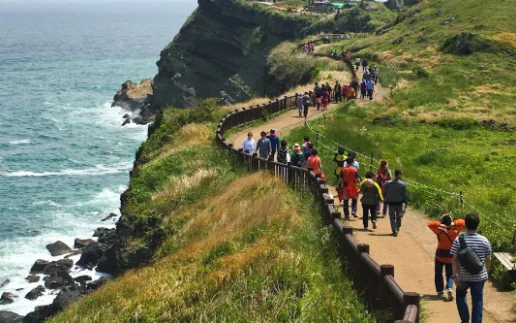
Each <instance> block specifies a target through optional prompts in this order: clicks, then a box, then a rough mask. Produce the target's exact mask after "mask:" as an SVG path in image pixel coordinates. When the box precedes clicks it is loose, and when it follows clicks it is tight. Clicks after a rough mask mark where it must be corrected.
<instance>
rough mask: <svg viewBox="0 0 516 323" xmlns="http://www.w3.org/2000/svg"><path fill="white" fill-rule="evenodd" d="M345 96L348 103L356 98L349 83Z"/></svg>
mask: <svg viewBox="0 0 516 323" xmlns="http://www.w3.org/2000/svg"><path fill="white" fill-rule="evenodd" d="M347 94H348V97H347V100H348V101H351V100H353V99H354V98H355V97H356V92H355V89H354V88H353V86H351V83H349V84H348V93H347Z"/></svg>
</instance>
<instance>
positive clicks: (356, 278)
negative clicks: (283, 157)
mask: <svg viewBox="0 0 516 323" xmlns="http://www.w3.org/2000/svg"><path fill="white" fill-rule="evenodd" d="M343 61H344V62H345V63H346V64H347V65H348V66H349V67H350V70H351V71H352V72H353V76H356V74H355V72H354V69H353V68H352V65H351V62H349V61H348V60H343ZM296 97H297V93H296V95H294V96H285V97H284V98H283V99H276V100H275V101H270V102H269V103H268V104H263V105H258V106H255V107H249V108H243V109H241V110H235V111H233V112H230V113H228V114H227V115H226V116H225V117H223V118H222V119H221V120H220V122H219V124H218V126H217V131H216V141H217V143H218V144H219V146H220V147H222V148H223V149H225V150H228V151H229V152H230V153H231V154H234V155H235V156H236V157H237V159H238V161H239V162H240V163H242V164H243V165H245V167H247V169H248V170H249V171H250V172H255V171H260V170H267V171H269V172H271V174H272V175H273V176H276V177H281V178H282V179H283V180H284V181H285V182H286V183H287V184H288V185H289V186H290V187H292V188H293V189H295V190H303V191H310V192H311V193H312V194H313V195H314V198H315V199H316V201H317V203H318V204H319V205H320V210H321V215H322V217H323V221H324V223H326V224H328V225H331V226H332V227H333V229H334V231H335V234H336V236H337V239H336V240H337V249H338V253H339V257H340V259H341V261H342V263H343V268H346V271H347V273H348V275H349V276H350V277H351V278H352V280H353V285H354V288H355V289H356V290H357V291H358V292H359V293H362V294H363V297H364V302H365V306H366V308H367V310H368V311H369V312H372V311H377V310H378V311H382V310H383V311H389V312H390V313H391V314H392V317H393V318H394V320H395V322H398V323H402V322H406V323H416V322H419V314H420V309H419V306H420V304H419V302H420V295H419V294H418V293H412V292H405V291H403V289H402V288H401V287H400V286H399V284H398V283H397V282H396V280H395V279H394V266H392V265H379V264H378V263H377V262H376V261H375V260H374V259H373V258H372V257H371V256H370V254H369V245H368V244H363V243H359V242H358V241H357V240H356V239H355V238H354V236H353V228H352V227H350V226H345V225H344V224H343V222H342V220H341V218H342V215H341V213H340V212H338V211H337V210H336V208H335V207H334V200H333V197H331V196H330V195H329V193H328V190H329V188H328V186H327V185H326V182H325V180H323V179H321V178H320V177H319V176H318V175H316V174H315V173H314V172H313V171H312V170H311V169H305V168H299V167H294V166H292V165H291V164H290V163H288V164H282V163H278V162H275V161H270V160H267V159H264V158H260V157H258V156H257V155H256V154H249V153H245V152H243V150H242V149H236V148H235V147H233V145H232V144H231V143H228V142H227V141H226V139H225V138H224V134H225V132H226V131H227V130H228V129H231V128H234V127H241V126H244V125H246V124H248V123H249V122H252V121H255V120H259V119H261V118H262V116H263V115H264V113H268V114H273V113H277V112H281V111H286V110H289V109H293V108H295V107H296Z"/></svg>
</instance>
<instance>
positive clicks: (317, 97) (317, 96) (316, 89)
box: [314, 83, 323, 110]
mask: <svg viewBox="0 0 516 323" xmlns="http://www.w3.org/2000/svg"><path fill="white" fill-rule="evenodd" d="M322 95H323V89H322V87H320V86H319V84H318V83H315V87H314V97H315V105H316V106H317V110H319V109H320V108H321V103H322Z"/></svg>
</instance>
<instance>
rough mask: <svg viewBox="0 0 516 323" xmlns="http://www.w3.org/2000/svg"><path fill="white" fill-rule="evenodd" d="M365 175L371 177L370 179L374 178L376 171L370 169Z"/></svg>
mask: <svg viewBox="0 0 516 323" xmlns="http://www.w3.org/2000/svg"><path fill="white" fill-rule="evenodd" d="M365 177H366V178H370V179H374V177H375V173H374V172H373V171H372V170H370V171H368V172H367V173H366V174H365Z"/></svg>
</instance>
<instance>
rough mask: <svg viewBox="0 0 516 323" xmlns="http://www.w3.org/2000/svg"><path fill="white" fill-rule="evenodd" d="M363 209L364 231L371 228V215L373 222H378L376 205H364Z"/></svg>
mask: <svg viewBox="0 0 516 323" xmlns="http://www.w3.org/2000/svg"><path fill="white" fill-rule="evenodd" d="M362 209H363V210H364V217H363V218H362V222H363V223H364V229H367V227H368V226H369V214H371V221H376V205H369V204H363V203H362Z"/></svg>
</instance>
